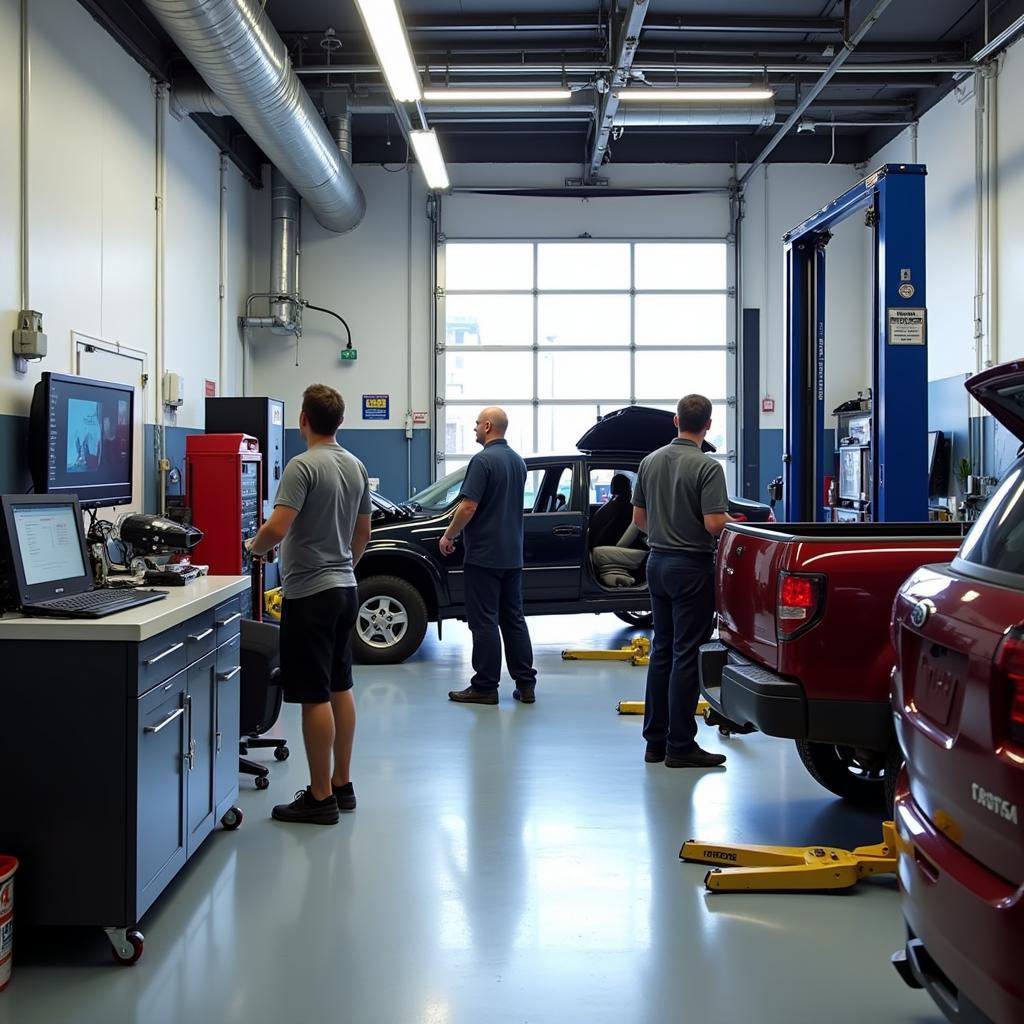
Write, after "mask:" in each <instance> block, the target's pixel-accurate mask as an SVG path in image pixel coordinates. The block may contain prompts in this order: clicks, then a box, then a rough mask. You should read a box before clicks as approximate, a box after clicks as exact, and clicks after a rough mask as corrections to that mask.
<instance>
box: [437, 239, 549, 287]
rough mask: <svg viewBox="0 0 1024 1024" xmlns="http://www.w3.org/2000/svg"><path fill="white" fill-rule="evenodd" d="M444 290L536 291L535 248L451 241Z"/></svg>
mask: <svg viewBox="0 0 1024 1024" xmlns="http://www.w3.org/2000/svg"><path fill="white" fill-rule="evenodd" d="M444 261H445V268H444V276H445V288H446V289H447V290H449V291H451V290H452V289H453V288H454V289H458V288H469V289H474V290H475V289H479V290H481V291H498V290H501V291H507V290H510V289H517V288H521V289H531V288H533V246H532V245H530V244H529V243H528V242H527V243H525V244H524V243H521V242H520V243H503V244H497V243H490V242H484V243H479V242H449V243H448V244H447V245H446V246H445V248H444Z"/></svg>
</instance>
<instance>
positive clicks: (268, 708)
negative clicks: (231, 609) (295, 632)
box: [238, 619, 289, 789]
mask: <svg viewBox="0 0 1024 1024" xmlns="http://www.w3.org/2000/svg"><path fill="white" fill-rule="evenodd" d="M241 626H242V640H241V661H242V700H241V713H240V719H239V735H240V739H239V741H238V753H239V755H240V756H239V758H238V770H239V772H241V773H242V774H243V775H252V776H254V777H255V782H256V788H257V789H266V788H267V787H268V786H269V785H270V777H269V776H270V769H269V768H268V767H267V766H266V765H262V764H259V763H257V762H256V761H252V760H250V759H249V758H248V757H245V756H244V755H246V754H248V753H249V750H250V749H259V748H269V749H273V751H274V757H275V758H277V760H278V761H286V760H288V754H289V750H288V741H287V740H283V739H270V738H268V737H265V736H263V735H262V733H265V732H267V731H268V730H269V729H271V728H273V726H274V723H275V722H276V721H277V719H278V716H279V715H280V714H281V704H282V703H283V701H284V691H283V690H282V688H281V668H280V664H279V660H280V659H279V654H278V638H279V634H280V630H279V628H278V627H277V626H274V625H271V624H270V623H268V622H255V621H254V620H252V619H242V623H241Z"/></svg>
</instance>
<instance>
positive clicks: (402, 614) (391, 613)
mask: <svg viewBox="0 0 1024 1024" xmlns="http://www.w3.org/2000/svg"><path fill="white" fill-rule="evenodd" d="M426 632H427V604H426V602H425V601H424V600H423V595H422V594H421V593H420V592H419V591H418V590H417V589H416V588H415V587H414V586H413V585H412V584H411V583H409V582H407V581H406V580H403V579H400V578H399V577H398V576H367V577H366V579H362V580H360V581H359V611H358V614H357V616H356V628H355V630H354V631H353V634H352V653H353V655H354V657H355V660H356V661H357V662H359V663H360V664H362V665H398V664H400V663H401V662H403V661H405V659H406V658H408V657H409V656H410V655H411V654H414V653H415V652H416V651H417V650H418V649H419V646H420V644H421V643H422V642H423V637H424V636H425V635H426Z"/></svg>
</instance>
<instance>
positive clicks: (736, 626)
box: [715, 529, 786, 669]
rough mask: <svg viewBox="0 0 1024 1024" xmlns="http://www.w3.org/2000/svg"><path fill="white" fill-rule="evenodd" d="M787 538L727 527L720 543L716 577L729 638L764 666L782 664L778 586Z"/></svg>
mask: <svg viewBox="0 0 1024 1024" xmlns="http://www.w3.org/2000/svg"><path fill="white" fill-rule="evenodd" d="M785 551H786V540H785V539H782V538H776V537H773V536H770V535H768V534H764V533H762V534H760V535H758V534H754V533H752V532H751V533H745V532H742V531H739V530H732V529H729V530H726V531H725V532H724V533H723V534H722V537H721V540H720V541H719V545H718V559H717V562H716V566H715V572H716V576H717V579H716V581H715V586H716V593H717V598H718V628H719V632H720V635H721V637H722V640H723V642H725V643H726V644H728V645H729V647H731V648H732V649H733V650H736V651H739V652H740V653H741V654H744V655H746V656H747V657H749V658H750V659H751V660H753V661H754V662H756V663H757V664H759V665H763V666H766V667H767V668H771V669H777V668H778V641H777V640H776V638H775V588H776V578H777V572H778V570H779V568H780V562H781V560H782V559H783V557H784V556H785Z"/></svg>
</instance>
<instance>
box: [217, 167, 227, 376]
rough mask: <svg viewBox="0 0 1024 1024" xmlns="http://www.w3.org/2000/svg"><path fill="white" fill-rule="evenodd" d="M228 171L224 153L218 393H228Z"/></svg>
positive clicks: (220, 192)
mask: <svg viewBox="0 0 1024 1024" xmlns="http://www.w3.org/2000/svg"><path fill="white" fill-rule="evenodd" d="M227 173H228V158H227V156H226V155H225V154H224V153H221V155H220V174H219V181H220V188H219V190H218V195H219V196H220V211H219V212H220V217H219V225H220V230H219V236H218V275H219V278H220V281H219V283H218V289H217V303H218V305H217V312H218V317H217V327H218V335H219V337H218V341H219V346H218V350H217V351H218V354H219V360H218V365H217V389H218V391H217V393H218V394H220V395H226V394H227V393H228V388H227V387H226V378H227V365H228V308H227V307H228V300H227V279H228V204H227V191H228V184H227Z"/></svg>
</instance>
